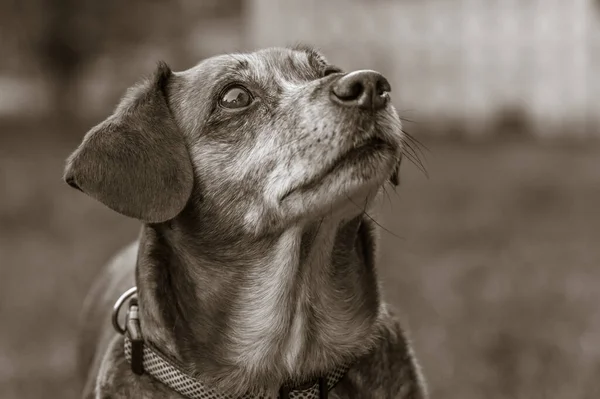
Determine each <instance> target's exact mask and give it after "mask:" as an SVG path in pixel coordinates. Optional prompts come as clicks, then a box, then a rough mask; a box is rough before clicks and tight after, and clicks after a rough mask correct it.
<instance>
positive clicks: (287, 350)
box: [136, 215, 380, 395]
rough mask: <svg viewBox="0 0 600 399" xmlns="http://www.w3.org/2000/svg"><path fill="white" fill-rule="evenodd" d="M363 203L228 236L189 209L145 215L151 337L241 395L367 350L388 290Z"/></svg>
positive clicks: (143, 252)
mask: <svg viewBox="0 0 600 399" xmlns="http://www.w3.org/2000/svg"><path fill="white" fill-rule="evenodd" d="M373 252H374V247H373V237H372V232H371V228H370V226H368V225H366V223H365V220H363V217H362V215H361V216H358V217H355V218H354V219H352V220H350V221H345V222H342V221H340V220H337V221H336V220H331V219H327V218H326V219H323V220H319V221H316V222H314V223H310V224H307V225H295V226H292V227H290V228H288V229H287V230H285V231H283V232H281V233H280V234H278V235H276V236H269V237H261V238H256V239H253V240H250V239H248V238H247V237H244V239H239V238H238V239H234V238H232V239H230V240H224V239H223V237H220V236H219V235H218V234H217V235H212V234H210V235H203V234H202V231H196V229H192V228H190V227H189V226H186V224H185V223H179V222H178V221H177V220H175V221H173V222H171V223H170V224H169V225H168V226H165V225H161V226H145V227H144V229H143V232H142V237H141V241H140V254H139V257H138V258H139V261H138V267H137V276H136V278H137V286H138V293H139V298H140V306H141V325H142V331H143V333H144V335H145V338H146V339H147V340H148V341H150V342H151V343H153V344H154V345H155V346H157V347H158V348H159V349H160V350H162V351H163V352H165V354H166V355H168V356H170V357H171V358H173V359H176V360H177V361H178V362H179V363H181V365H182V366H183V367H184V368H185V369H186V370H187V371H189V372H190V373H192V374H194V375H195V376H196V377H198V378H200V379H202V380H203V381H207V383H209V384H212V385H213V386H215V387H217V388H218V389H222V390H226V391H228V392H230V393H231V394H233V395H236V394H237V395H239V394H242V393H244V392H246V391H248V390H253V389H268V390H276V389H278V387H279V386H280V385H281V384H283V383H289V382H301V381H306V379H309V378H313V377H315V376H317V375H319V374H324V373H327V371H329V370H330V369H332V368H334V367H336V366H338V365H339V364H341V363H343V362H347V361H349V360H352V359H353V358H355V357H356V356H357V355H360V354H362V353H364V352H366V351H367V350H368V349H369V347H370V344H371V341H372V337H373V336H374V334H373V329H374V328H375V325H376V322H377V319H378V315H379V311H380V301H379V292H378V286H377V279H376V276H375V270H374V268H373V266H374V265H373Z"/></svg>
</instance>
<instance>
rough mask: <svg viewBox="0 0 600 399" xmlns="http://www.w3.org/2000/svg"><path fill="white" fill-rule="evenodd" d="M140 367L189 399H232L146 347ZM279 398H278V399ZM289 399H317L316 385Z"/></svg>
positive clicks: (333, 377) (337, 375)
mask: <svg viewBox="0 0 600 399" xmlns="http://www.w3.org/2000/svg"><path fill="white" fill-rule="evenodd" d="M124 338H125V357H126V358H127V361H128V362H131V355H132V349H131V348H132V342H131V340H130V339H129V336H128V335H127V334H125V337H124ZM142 358H143V359H142V364H143V368H144V372H145V373H148V374H149V375H151V376H152V377H154V378H155V379H157V380H158V381H160V382H162V383H163V384H165V385H166V386H168V387H169V388H171V389H173V390H174V391H176V392H178V393H179V394H181V395H183V396H185V397H187V398H190V399H234V398H233V397H232V396H229V395H224V394H222V393H219V392H216V391H215V390H214V389H211V388H209V387H207V386H206V385H204V384H203V383H202V382H201V381H198V380H197V379H195V378H193V377H191V376H189V375H187V374H185V373H184V372H183V371H181V370H180V369H179V368H178V367H176V366H175V365H173V364H172V363H171V362H169V361H168V360H167V359H165V357H164V356H163V355H162V354H160V353H158V352H157V351H155V350H153V349H152V348H150V347H149V346H148V345H144V346H143V355H142ZM347 371H348V367H347V366H342V367H338V368H336V369H334V370H333V371H331V372H330V373H329V374H328V376H327V380H326V381H327V390H328V391H329V390H331V389H332V388H333V387H334V386H335V385H336V384H337V383H338V382H339V381H340V380H341V379H342V377H343V376H344V375H345V374H346V372H347ZM278 397H279V396H278ZM288 397H289V398H290V399H313V398H315V399H317V398H319V397H320V393H319V384H318V383H317V382H315V383H314V384H313V385H312V386H310V387H307V388H304V389H296V390H290V391H289V393H288ZM239 399H271V398H268V397H267V396H264V395H258V396H253V395H251V394H245V395H243V396H241V397H240V398H239Z"/></svg>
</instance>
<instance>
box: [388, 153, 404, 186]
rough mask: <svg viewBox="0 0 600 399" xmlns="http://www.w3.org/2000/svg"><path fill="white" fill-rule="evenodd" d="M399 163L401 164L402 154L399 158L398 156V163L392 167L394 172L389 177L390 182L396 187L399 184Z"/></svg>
mask: <svg viewBox="0 0 600 399" xmlns="http://www.w3.org/2000/svg"><path fill="white" fill-rule="evenodd" d="M401 164H402V154H400V158H398V163H397V164H396V167H395V168H394V172H393V173H392V176H391V177H390V182H391V183H392V184H393V185H394V186H395V187H398V186H399V185H400V165H401Z"/></svg>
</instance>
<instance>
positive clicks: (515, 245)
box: [0, 122, 600, 399]
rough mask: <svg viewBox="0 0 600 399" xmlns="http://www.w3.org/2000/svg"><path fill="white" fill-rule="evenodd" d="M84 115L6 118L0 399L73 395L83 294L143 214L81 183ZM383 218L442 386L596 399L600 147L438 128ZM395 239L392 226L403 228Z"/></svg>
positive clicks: (391, 256) (439, 390) (478, 394)
mask: <svg viewBox="0 0 600 399" xmlns="http://www.w3.org/2000/svg"><path fill="white" fill-rule="evenodd" d="M91 126H92V124H89V125H87V126H71V127H68V128H64V127H61V128H59V127H58V126H54V125H52V124H40V123H36V122H30V123H26V124H23V123H8V124H6V123H4V124H2V123H0V189H1V191H0V320H1V325H2V327H1V329H0V397H1V398H3V399H12V398H18V399H29V398H39V397H52V398H72V397H77V389H78V386H77V383H76V381H75V379H74V375H75V373H74V367H75V364H74V344H75V328H76V325H77V316H78V312H79V309H80V307H81V303H82V299H83V296H84V295H85V293H86V291H87V289H88V288H89V285H90V283H91V281H92V279H93V277H94V275H95V274H96V273H97V271H98V269H99V267H100V266H101V265H102V264H103V262H105V261H106V260H107V259H108V258H109V257H110V256H111V255H112V253H113V252H114V251H115V250H117V249H118V248H119V247H121V246H122V245H124V244H126V243H127V242H128V241H130V240H132V239H134V238H135V236H136V234H137V230H138V224H137V223H136V222H135V221H132V220H129V219H127V218H125V217H122V216H119V215H117V214H115V213H113V212H111V211H109V210H108V209H106V208H104V207H103V206H102V205H99V204H97V203H96V202H94V201H93V200H91V199H89V198H87V197H86V196H84V195H83V194H81V193H79V192H77V191H76V190H72V189H70V188H69V187H67V186H66V185H65V184H64V183H62V181H61V174H62V166H63V163H64V159H65V158H66V157H67V155H68V154H69V152H70V151H71V150H72V149H73V148H74V147H75V146H76V145H77V144H78V142H79V141H80V139H81V136H82V134H83V133H84V132H85V131H86V129H87V128H89V127H91ZM426 144H427V146H428V147H429V149H430V151H429V152H427V153H426V156H425V158H426V164H427V170H428V172H429V175H430V177H429V179H427V178H426V177H425V176H424V175H423V174H422V173H420V172H419V171H418V170H417V169H416V168H415V167H413V166H411V165H404V166H403V170H402V186H401V187H400V188H399V189H398V191H397V194H395V193H393V192H392V191H389V193H388V194H389V195H388V196H384V197H383V198H382V200H381V202H380V204H379V205H378V210H377V211H376V212H375V213H374V214H373V216H374V217H375V219H376V220H377V221H378V222H379V223H381V224H382V225H383V226H384V227H385V228H386V229H387V230H389V231H391V232H392V233H394V234H391V233H388V232H386V231H384V230H382V231H380V237H381V246H380V257H379V258H380V276H381V278H382V279H383V282H384V288H385V294H386V296H387V298H388V299H389V300H390V302H392V303H393V304H394V305H395V306H396V307H397V308H398V309H399V310H400V312H399V313H400V315H401V316H402V318H403V319H404V320H405V323H406V325H407V327H408V329H409V331H410V335H411V337H412V341H413V343H414V345H415V348H416V352H417V354H418V356H419V358H420V359H421V363H422V366H423V368H424V371H425V374H426V377H427V379H428V381H429V383H430V390H431V393H432V397H433V398H448V399H471V398H473V399H475V398H477V399H480V398H489V399H496V398H498V399H500V398H502V399H504V398H526V399H538V398H540V399H541V398H552V399H554V398H556V399H559V398H560V399H563V398H564V399H575V398H582V399H587V398H590V399H591V398H598V397H600V380H599V379H598V378H597V374H598V373H600V317H598V311H597V308H598V304H599V303H600V289H599V287H600V268H599V266H600V210H599V208H600V148H599V147H598V146H597V145H582V144H579V145H573V144H566V143H552V144H540V143H536V142H533V141H506V142H498V141H489V142H485V143H470V144H469V143H465V142H443V141H436V140H433V139H429V140H427V142H426ZM397 236H398V237H397Z"/></svg>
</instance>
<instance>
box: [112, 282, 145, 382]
mask: <svg viewBox="0 0 600 399" xmlns="http://www.w3.org/2000/svg"><path fill="white" fill-rule="evenodd" d="M136 293H137V288H136V287H133V288H130V289H128V290H127V291H125V293H124V294H123V295H121V296H120V297H119V299H117V302H115V305H114V306H113V311H112V317H111V319H112V324H113V327H114V328H115V330H116V331H117V332H118V333H119V334H121V335H125V334H127V336H128V338H129V340H130V341H131V371H133V372H134V373H135V374H138V375H141V374H144V362H143V360H144V337H143V336H142V329H141V328H140V317H139V305H138V300H137V296H136V295H135V294H136ZM127 299H129V306H128V307H127V314H126V316H125V327H121V325H120V324H119V311H120V310H121V307H122V306H123V304H124V303H125V301H126V300H127Z"/></svg>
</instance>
